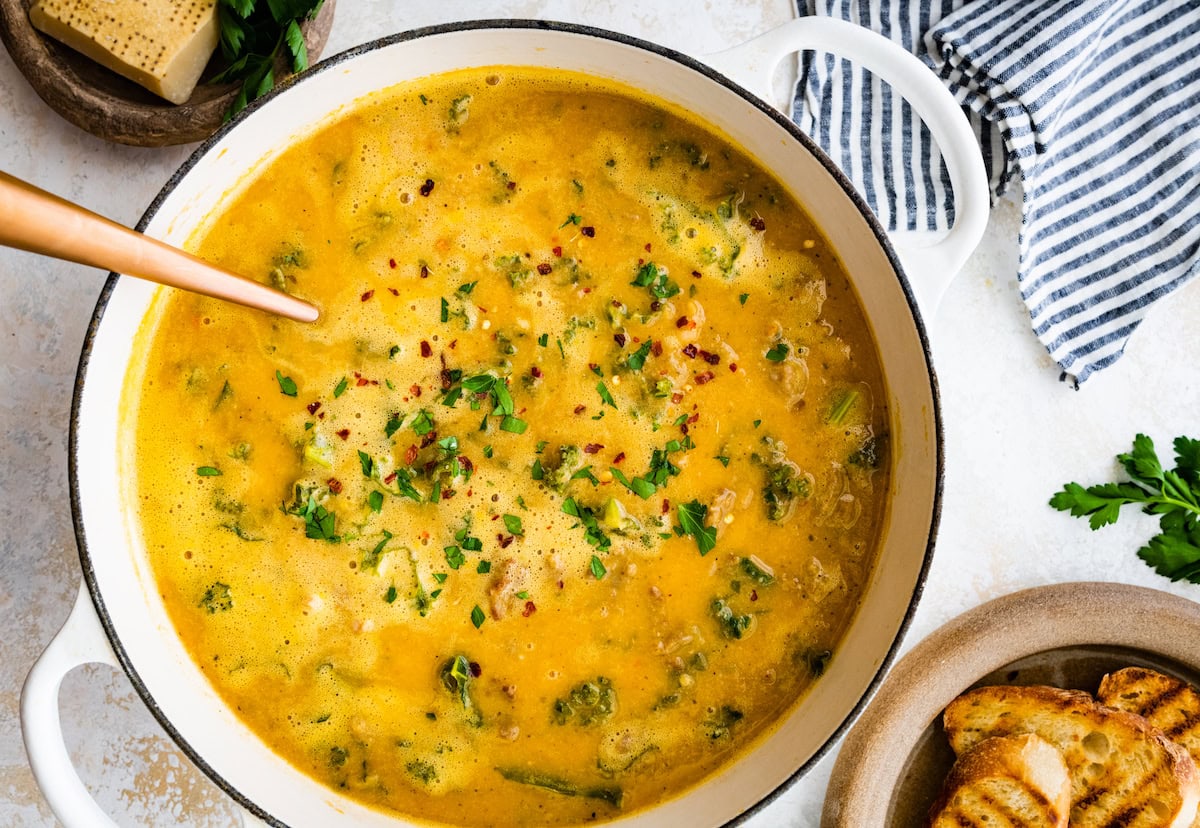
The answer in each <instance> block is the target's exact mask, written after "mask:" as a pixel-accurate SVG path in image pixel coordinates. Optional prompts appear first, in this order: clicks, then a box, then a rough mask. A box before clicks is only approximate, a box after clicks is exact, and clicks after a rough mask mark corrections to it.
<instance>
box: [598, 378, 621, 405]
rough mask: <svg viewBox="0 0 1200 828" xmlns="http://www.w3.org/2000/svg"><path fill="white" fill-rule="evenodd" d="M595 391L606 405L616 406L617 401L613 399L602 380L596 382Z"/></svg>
mask: <svg viewBox="0 0 1200 828" xmlns="http://www.w3.org/2000/svg"><path fill="white" fill-rule="evenodd" d="M596 393H597V394H599V395H600V399H601V400H602V401H603V402H604V403H605V404H607V405H611V406H612V407H613V408H616V407H617V403H616V402H615V401H614V400H613V395H612V394H611V393H610V392H609V390H608V386H607V385H605V384H604V382H603V381H600V382H598V383H596Z"/></svg>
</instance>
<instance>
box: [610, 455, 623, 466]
mask: <svg viewBox="0 0 1200 828" xmlns="http://www.w3.org/2000/svg"><path fill="white" fill-rule="evenodd" d="M624 459H625V452H621V453H620V454H618V455H617V456H616V457H614V458H613V465H616V464H618V463H620V462H621V461H622V460H624Z"/></svg>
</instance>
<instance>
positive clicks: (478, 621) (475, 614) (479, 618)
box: [471, 604, 487, 629]
mask: <svg viewBox="0 0 1200 828" xmlns="http://www.w3.org/2000/svg"><path fill="white" fill-rule="evenodd" d="M486 617H487V616H485V615H484V614H483V610H481V609H480V608H479V604H476V605H475V606H474V607H473V608H472V609H471V623H472V624H474V625H475V629H479V628H480V627H482V626H483V622H484V619H485V618H486Z"/></svg>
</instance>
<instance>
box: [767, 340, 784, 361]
mask: <svg viewBox="0 0 1200 828" xmlns="http://www.w3.org/2000/svg"><path fill="white" fill-rule="evenodd" d="M787 355H788V346H787V343H786V342H776V343H775V344H774V345H772V346H771V348H770V350H768V351H767V353H766V354H765V355H764V356H766V358H767V360H768V361H770V362H783V361H784V360H785V359H787Z"/></svg>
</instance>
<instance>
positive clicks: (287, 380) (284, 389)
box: [275, 369, 299, 397]
mask: <svg viewBox="0 0 1200 828" xmlns="http://www.w3.org/2000/svg"><path fill="white" fill-rule="evenodd" d="M275 381H276V382H278V383H279V391H280V393H282V394H283V395H284V396H287V397H294V396H296V393H297V392H298V391H299V389H298V388H296V381H295V380H294V379H292V378H291V377H285V376H284V375H283V373H282V372H281V371H279V370H278V369H276V371H275Z"/></svg>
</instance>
